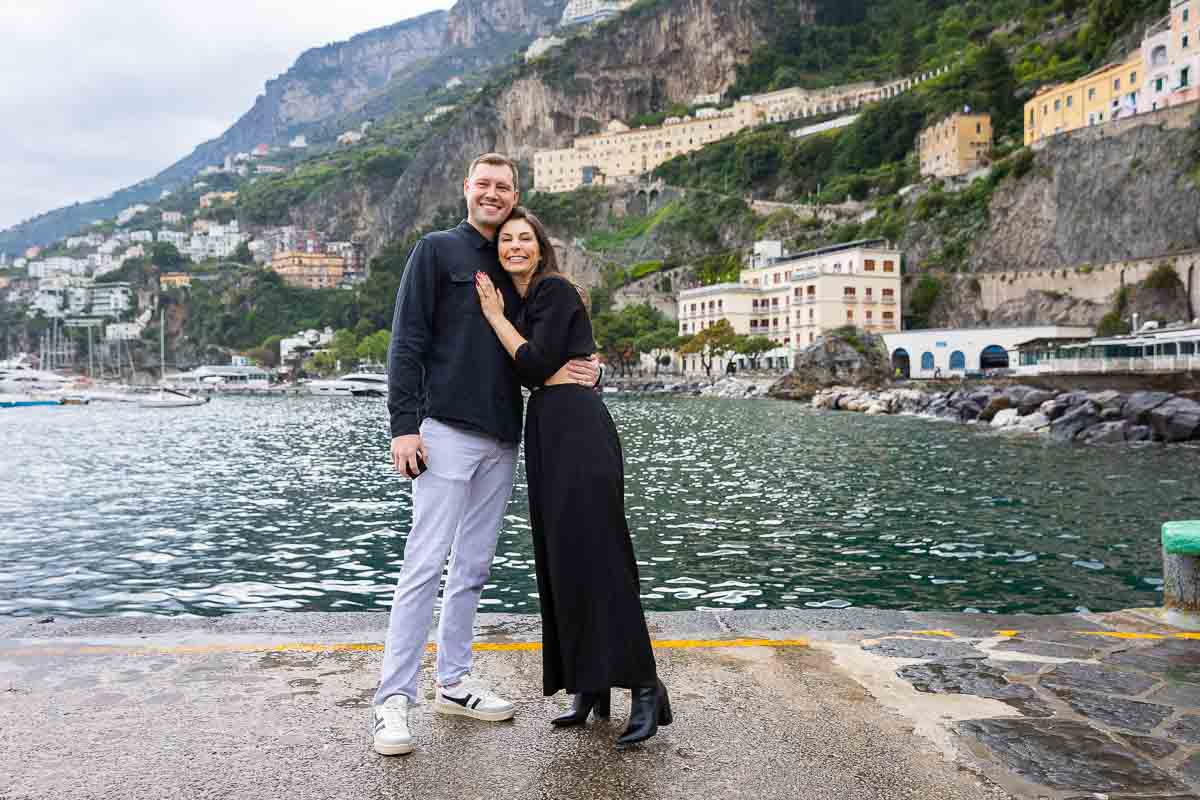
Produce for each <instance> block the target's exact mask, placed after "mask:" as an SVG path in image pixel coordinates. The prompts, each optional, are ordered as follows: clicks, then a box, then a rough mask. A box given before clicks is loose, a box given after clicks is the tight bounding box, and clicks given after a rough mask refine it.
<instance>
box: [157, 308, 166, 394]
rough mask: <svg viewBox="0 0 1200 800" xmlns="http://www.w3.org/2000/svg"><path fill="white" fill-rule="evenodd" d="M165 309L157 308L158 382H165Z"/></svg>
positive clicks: (160, 383) (160, 384)
mask: <svg viewBox="0 0 1200 800" xmlns="http://www.w3.org/2000/svg"><path fill="white" fill-rule="evenodd" d="M166 320H167V310H166V309H165V308H163V307H162V306H159V309H158V384H159V386H162V385H164V384H165V383H166V382H167V325H166Z"/></svg>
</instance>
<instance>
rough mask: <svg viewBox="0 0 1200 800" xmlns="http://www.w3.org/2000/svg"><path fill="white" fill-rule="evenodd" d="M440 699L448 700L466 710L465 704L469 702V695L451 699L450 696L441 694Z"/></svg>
mask: <svg viewBox="0 0 1200 800" xmlns="http://www.w3.org/2000/svg"><path fill="white" fill-rule="evenodd" d="M442 699H443V700H449V701H450V702H451V703H457V704H458V705H460V706H462V707H463V708H466V707H467V703H468V702H469V701H470V700H471V695H469V694H467V695H463V696H462V697H451V696H450V695H447V694H443V695H442ZM472 708H474V706H472Z"/></svg>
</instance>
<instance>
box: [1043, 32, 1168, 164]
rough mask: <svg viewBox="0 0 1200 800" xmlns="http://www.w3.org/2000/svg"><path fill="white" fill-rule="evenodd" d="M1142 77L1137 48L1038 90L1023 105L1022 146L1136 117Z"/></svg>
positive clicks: (1143, 69) (1140, 60)
mask: <svg viewBox="0 0 1200 800" xmlns="http://www.w3.org/2000/svg"><path fill="white" fill-rule="evenodd" d="M1144 76H1145V67H1144V66H1143V57H1142V51H1141V50H1140V49H1139V50H1136V51H1134V52H1133V53H1130V54H1129V55H1128V56H1127V57H1126V58H1125V59H1124V60H1123V61H1121V62H1119V63H1114V64H1108V65H1106V66H1104V67H1101V68H1100V69H1098V70H1095V71H1093V72H1090V73H1088V74H1087V75H1084V76H1083V77H1082V78H1080V79H1079V80H1077V81H1072V82H1071V83H1061V84H1056V85H1054V86H1047V87H1044V88H1042V89H1041V90H1039V91H1038V93H1037V94H1035V95H1034V96H1033V99H1031V100H1030V101H1029V102H1027V103H1026V104H1025V144H1026V145H1027V146H1028V145H1032V144H1035V143H1037V142H1040V141H1042V140H1044V139H1046V138H1048V137H1050V136H1054V135H1056V134H1059V133H1067V132H1069V131H1074V130H1079V129H1080V128H1085V127H1088V126H1090V125H1102V124H1104V123H1105V122H1111V121H1112V120H1114V119H1123V118H1125V117H1128V116H1132V115H1134V114H1136V113H1137V110H1138V94H1139V89H1140V88H1141V83H1142V80H1143V79H1144Z"/></svg>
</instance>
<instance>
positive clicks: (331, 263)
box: [271, 251, 346, 289]
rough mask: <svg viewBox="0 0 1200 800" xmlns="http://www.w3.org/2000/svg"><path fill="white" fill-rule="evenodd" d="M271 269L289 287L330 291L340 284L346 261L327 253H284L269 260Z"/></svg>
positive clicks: (277, 254)
mask: <svg viewBox="0 0 1200 800" xmlns="http://www.w3.org/2000/svg"><path fill="white" fill-rule="evenodd" d="M271 269H272V270H274V271H275V272H277V273H279V275H280V276H281V277H282V278H283V280H284V282H285V283H287V284H288V285H289V286H297V287H300V288H303V289H332V288H335V287H337V285H338V284H340V283H341V282H342V277H343V276H344V274H345V272H346V261H345V259H343V258H342V257H341V256H335V255H329V254H327V253H300V252H296V251H285V252H282V253H276V255H275V257H274V258H272V259H271Z"/></svg>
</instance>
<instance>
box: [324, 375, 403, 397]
mask: <svg viewBox="0 0 1200 800" xmlns="http://www.w3.org/2000/svg"><path fill="white" fill-rule="evenodd" d="M305 386H306V388H307V389H308V393H309V394H315V395H320V396H322V397H386V396H387V389H388V383H387V375H386V374H384V373H382V372H351V373H350V374H349V375H343V376H342V377H340V378H333V379H331V380H324V381H309V382H308V383H307V384H305Z"/></svg>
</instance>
